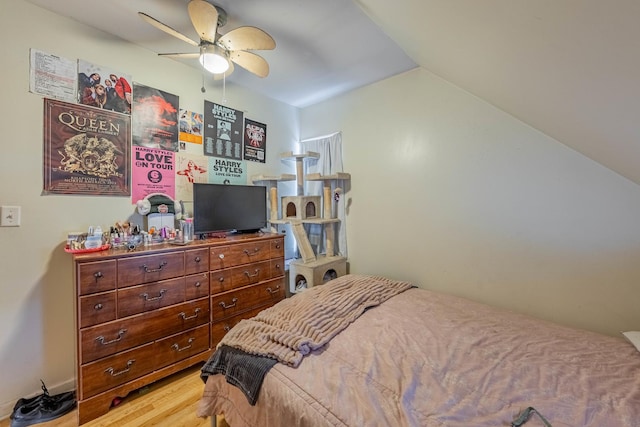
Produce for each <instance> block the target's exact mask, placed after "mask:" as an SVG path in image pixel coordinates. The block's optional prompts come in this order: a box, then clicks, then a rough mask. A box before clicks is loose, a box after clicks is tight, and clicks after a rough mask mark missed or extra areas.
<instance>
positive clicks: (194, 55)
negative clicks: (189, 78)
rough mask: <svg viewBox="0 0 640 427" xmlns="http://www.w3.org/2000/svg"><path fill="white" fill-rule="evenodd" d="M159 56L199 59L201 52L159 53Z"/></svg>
mask: <svg viewBox="0 0 640 427" xmlns="http://www.w3.org/2000/svg"><path fill="white" fill-rule="evenodd" d="M158 56H166V57H167V58H186V59H198V58H200V54H199V53H159V54H158Z"/></svg>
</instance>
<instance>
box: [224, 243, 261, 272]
mask: <svg viewBox="0 0 640 427" xmlns="http://www.w3.org/2000/svg"><path fill="white" fill-rule="evenodd" d="M270 251H271V242H269V241H258V242H252V243H242V244H239V245H233V246H231V251H230V253H229V257H230V258H231V260H227V262H229V264H228V266H229V267H233V266H236V265H242V264H249V263H252V262H257V261H266V260H268V259H269V256H270Z"/></svg>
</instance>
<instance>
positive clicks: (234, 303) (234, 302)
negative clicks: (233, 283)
mask: <svg viewBox="0 0 640 427" xmlns="http://www.w3.org/2000/svg"><path fill="white" fill-rule="evenodd" d="M237 302H238V298H234V299H232V300H231V305H227V304H225V303H224V301H220V307H222V308H223V309H224V310H226V309H227V308H231V307H235V306H236V303H237Z"/></svg>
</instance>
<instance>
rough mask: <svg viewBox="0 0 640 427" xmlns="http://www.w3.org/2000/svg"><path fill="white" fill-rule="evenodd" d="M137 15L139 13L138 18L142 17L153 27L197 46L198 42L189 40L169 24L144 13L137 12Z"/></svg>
mask: <svg viewBox="0 0 640 427" xmlns="http://www.w3.org/2000/svg"><path fill="white" fill-rule="evenodd" d="M138 15H140V18H142V19H144V20H145V21H147V22H148V23H149V24H151V25H153V26H154V27H156V28H158V29H159V30H162V31H164V32H165V33H167V34H170V35H172V36H173V37H176V38H178V39H180V40H182V41H183V42H186V43H189V44H190V45H193V46H199V43H197V42H195V41H193V40H191V39H190V38H189V37H187V36H185V35H184V34H182V33H180V32H178V31H176V30H174V29H173V28H171V27H170V26H168V25H165V24H163V23H162V22H160V21H158V20H157V19H155V18H152V17H150V16H149V15H147V14H146V13H143V12H138Z"/></svg>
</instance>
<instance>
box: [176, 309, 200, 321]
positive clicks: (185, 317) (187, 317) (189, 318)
mask: <svg viewBox="0 0 640 427" xmlns="http://www.w3.org/2000/svg"><path fill="white" fill-rule="evenodd" d="M193 312H194V313H195V314H194V315H193V316H187V314H186V313H185V312H184V311H183V312H182V313H180V314H178V316H180V317H182V320H191V319H195V318H196V317H198V313H200V309H199V308H196V309H195V310H193Z"/></svg>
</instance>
